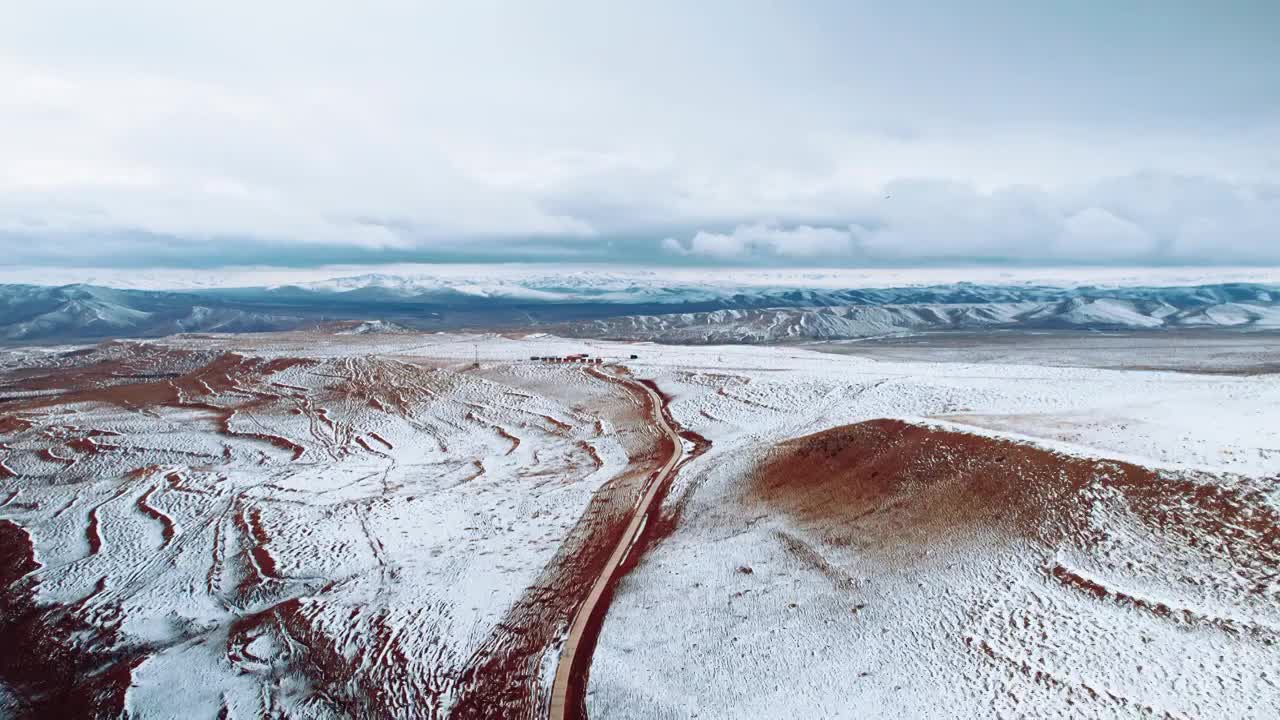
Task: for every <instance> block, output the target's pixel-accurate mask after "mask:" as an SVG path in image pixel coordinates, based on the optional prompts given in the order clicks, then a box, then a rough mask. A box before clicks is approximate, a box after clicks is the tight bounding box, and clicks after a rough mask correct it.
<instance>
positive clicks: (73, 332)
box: [0, 271, 1280, 343]
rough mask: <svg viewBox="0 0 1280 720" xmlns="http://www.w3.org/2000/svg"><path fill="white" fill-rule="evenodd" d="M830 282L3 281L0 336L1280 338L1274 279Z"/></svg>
mask: <svg viewBox="0 0 1280 720" xmlns="http://www.w3.org/2000/svg"><path fill="white" fill-rule="evenodd" d="M838 277H839V276H838V275H837V276H828V275H824V274H811V275H806V274H803V273H788V274H786V275H785V276H783V275H776V276H769V275H763V274H759V273H757V274H755V275H752V274H749V273H748V274H724V275H716V274H715V273H710V274H704V275H703V276H701V277H697V276H692V275H689V274H687V273H680V272H673V273H672V275H671V276H670V277H668V278H665V279H664V278H663V277H661V276H659V275H655V274H650V273H608V272H594V273H593V272H588V271H574V272H539V273H524V274H501V273H499V274H493V275H487V276H486V275H475V276H466V275H461V274H459V275H453V276H450V275H395V274H385V273H377V274H363V275H355V276H347V277H339V278H331V279H325V280H316V281H307V282H300V283H295V284H276V285H264V286H260V287H247V288H245V287H242V288H234V287H226V288H197V289H186V290H180V291H168V290H143V289H115V288H108V287H101V286H95V285H85V284H72V285H62V286H45V285H29V284H10V285H0V339H2V340H3V341H5V342H9V343H21V342H55V341H57V342H61V341H68V340H84V339H95V338H106V337H126V336H159V335H168V334H173V333H179V332H257V331H269V330H286V329H297V328H305V327H314V326H317V325H323V324H327V323H333V322H337V321H350V320H359V321H364V320H370V321H381V323H385V324H386V325H385V326H386V327H393V326H394V327H399V326H404V327H407V328H415V329H420V330H445V329H449V330H453V329H461V328H470V329H501V330H522V329H523V330H529V329H537V330H540V331H548V332H555V333H558V334H563V335H570V336H580V337H581V336H591V337H607V338H614V339H643V340H657V341H662V342H679V343H690V342H693V343H706V342H747V343H767V342H782V341H797V340H819V339H823V340H825V339H844V338H859V337H871V336H878V335H886V334H901V333H915V332H936V331H955V330H969V331H972V330H985V329H1015V330H1016V329H1025V330H1033V329H1085V330H1097V329H1147V330H1155V329H1167V328H1189V327H1219V328H1237V329H1252V330H1263V329H1280V283H1268V282H1216V283H1208V284H1169V285H1154V284H1152V285H1144V284H1138V283H1134V282H1125V283H1116V284H1112V285H1108V286H1100V285H1098V286H1095V285H1087V284H1082V283H1079V282H1075V281H1070V280H1066V281H1063V282H1061V283H1059V284H1047V283H1034V282H1027V281H1026V280H1014V281H1008V280H1006V281H1005V282H990V283H981V284H979V283H971V282H951V283H937V284H921V283H916V284H902V285H896V286H884V287H874V286H868V285H866V284H865V283H863V282H862V280H861V279H859V280H857V281H856V282H850V286H841V285H839V284H836V283H835V282H834V280H835V279H838ZM894 279H900V278H894ZM992 279H995V280H999V279H1001V278H999V277H992ZM1160 279H1164V278H1160ZM383 326H384V325H381V324H373V325H369V326H368V327H370V328H373V329H375V330H376V329H377V328H379V327H383Z"/></svg>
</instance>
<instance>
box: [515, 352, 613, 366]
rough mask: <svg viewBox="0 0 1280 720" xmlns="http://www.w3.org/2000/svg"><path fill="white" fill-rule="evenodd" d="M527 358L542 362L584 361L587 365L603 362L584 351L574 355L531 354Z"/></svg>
mask: <svg viewBox="0 0 1280 720" xmlns="http://www.w3.org/2000/svg"><path fill="white" fill-rule="evenodd" d="M529 359H530V360H534V361H537V362H544V363H586V364H588V365H603V364H604V358H601V357H591V356H590V355H588V354H586V353H578V354H576V355H543V356H539V355H531V356H530V357H529Z"/></svg>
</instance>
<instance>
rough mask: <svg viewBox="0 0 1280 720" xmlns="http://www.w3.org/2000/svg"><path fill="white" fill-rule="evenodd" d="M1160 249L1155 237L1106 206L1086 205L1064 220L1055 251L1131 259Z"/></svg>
mask: <svg viewBox="0 0 1280 720" xmlns="http://www.w3.org/2000/svg"><path fill="white" fill-rule="evenodd" d="M1155 249H1156V243H1155V241H1154V240H1153V239H1152V237H1151V236H1150V235H1149V234H1148V233H1147V232H1146V231H1145V230H1143V229H1142V228H1140V227H1138V226H1137V225H1135V224H1134V223H1132V222H1129V221H1128V220H1122V219H1120V218H1118V217H1116V216H1115V215H1113V214H1112V213H1111V212H1110V211H1108V210H1103V209H1102V208H1096V207H1091V208H1085V209H1084V210H1081V211H1080V212H1077V213H1075V214H1073V215H1071V216H1070V217H1068V218H1067V219H1066V220H1065V221H1064V222H1063V227H1062V234H1061V235H1059V236H1058V239H1057V242H1056V244H1055V251H1056V253H1057V254H1059V255H1065V256H1068V257H1072V258H1077V259H1081V258H1083V259H1092V260H1111V259H1116V260H1131V259H1133V258H1136V257H1142V256H1144V255H1148V254H1149V253H1151V252H1153V251H1154V250H1155Z"/></svg>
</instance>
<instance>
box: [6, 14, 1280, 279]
mask: <svg viewBox="0 0 1280 720" xmlns="http://www.w3.org/2000/svg"><path fill="white" fill-rule="evenodd" d="M939 5H951V6H952V7H951V9H945V8H943V9H940V8H939V7H938V6H939ZM1277 28H1280V3H1275V2H1269V1H1268V0H1258V1H1256V2H1247V3H1246V2H1209V1H1208V0H1204V1H1203V2H1185V1H1178V0H1165V1H1164V2H1129V1H1127V0H1114V1H1110V2H1093V1H1087V2H1074V3H1066V2H1024V3H1015V2H984V1H982V0H973V1H971V2H966V3H945V4H944V3H936V2H916V1H915V0H890V1H886V2H854V1H848V2H817V1H801V2H776V3H764V2H743V1H734V2H730V1H727V0H726V1H724V2H720V1H714V0H705V1H703V2H697V3H689V2H660V1H656V0H655V1H649V2H643V3H623V2H621V1H619V2H600V1H599V0H596V1H593V2H538V1H536V0H527V1H526V0H520V1H516V0H511V1H509V2H487V1H485V0H473V1H470V2H466V3H459V2H447V3H444V2H442V3H432V2H421V1H418V2H408V1H406V2H371V1H366V2H360V3H355V2H352V3H315V2H286V1H284V0H276V1H275V2H269V3H261V2H239V0H218V2H209V3H204V2H198V1H192V2H182V3H174V2H134V1H130V0H122V2H118V3H102V2H63V1H61V0H46V1H45V2H29V3H18V2H10V3H6V7H5V9H4V10H3V12H2V13H0V87H3V88H4V92H3V93H0V158H3V161H2V162H0V252H3V253H4V254H5V256H6V262H9V263H14V264H28V265H61V266H68V265H82V264H83V265H94V266H191V267H205V266H213V265H223V264H277V265H295V266H307V265H316V264H323V263H389V262H422V261H453V260H456V261H473V262H474V261H486V260H504V261H505V260H520V261H538V260H548V261H552V260H554V261H617V262H626V263H646V264H662V263H672V264H682V265H688V264H697V263H708V264H725V263H742V264H755V265H782V264H787V265H816V266H873V265H878V264H894V265H911V264H936V263H948V262H958V261H964V262H973V261H978V262H1021V263H1079V262H1088V263H1111V264H1152V263H1164V264H1193V263H1204V262H1214V263H1234V264H1250V263H1254V264H1271V263H1280V31H1277Z"/></svg>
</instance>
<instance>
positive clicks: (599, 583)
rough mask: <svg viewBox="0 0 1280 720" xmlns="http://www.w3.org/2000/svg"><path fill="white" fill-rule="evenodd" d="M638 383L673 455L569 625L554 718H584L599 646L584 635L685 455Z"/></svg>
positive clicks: (554, 691)
mask: <svg viewBox="0 0 1280 720" xmlns="http://www.w3.org/2000/svg"><path fill="white" fill-rule="evenodd" d="M602 374H603V373H602ZM609 379H611V380H614V381H618V380H619V379H618V378H617V377H613V376H610V378H609ZM635 386H636V387H639V388H642V389H643V390H644V392H645V393H647V394H648V396H649V399H650V400H651V401H652V408H653V422H654V424H655V425H657V426H658V427H660V428H662V431H663V432H664V433H665V434H666V435H667V437H668V438H670V440H671V447H672V451H671V457H669V458H668V459H667V462H666V463H665V464H664V465H663V466H662V468H661V469H659V470H658V472H657V473H655V474H654V476H653V477H652V478H651V479H650V480H649V483H648V485H647V486H646V487H645V490H644V493H643V494H642V495H641V496H640V500H639V501H638V502H637V503H636V507H635V510H634V511H633V512H632V514H631V520H630V522H628V523H627V528H626V531H625V532H623V534H622V537H621V539H619V541H618V544H617V546H615V547H614V549H613V553H612V554H611V555H610V556H609V561H608V563H606V564H605V566H604V568H602V569H601V571H600V575H599V576H598V577H597V578H596V580H595V582H593V583H592V584H591V591H590V592H589V593H588V594H587V598H586V600H584V601H583V603H582V605H580V606H579V607H578V610H577V612H576V613H575V614H574V616H573V624H572V625H570V627H569V635H568V637H567V638H566V639H565V643H564V647H563V648H562V649H561V651H560V664H559V665H558V666H557V667H556V676H555V681H554V682H553V683H552V685H551V703H550V712H549V716H550V718H551V720H577V719H578V718H580V711H579V707H578V703H579V702H581V695H579V694H578V693H581V692H584V691H585V688H581V687H580V688H578V692H577V693H575V692H574V685H575V683H580V682H581V680H582V675H583V673H584V672H585V670H586V668H588V667H589V666H590V660H591V658H590V653H591V650H592V649H593V648H594V646H595V643H594V642H591V641H587V642H584V638H593V637H594V630H597V629H598V626H599V623H600V622H602V621H603V620H604V610H605V609H606V608H607V606H608V602H607V600H605V601H604V602H602V599H604V598H606V597H607V592H608V590H609V587H610V586H611V585H612V584H613V582H614V580H616V579H617V577H618V575H619V571H620V568H621V567H622V564H623V562H624V561H625V560H626V558H627V553H628V552H630V550H631V547H632V546H633V545H634V544H635V542H636V540H637V539H638V538H639V537H640V533H641V532H642V531H643V530H644V528H645V524H646V522H647V521H648V520H649V517H650V515H652V514H653V513H654V512H657V510H658V504H656V503H655V502H654V500H655V499H656V498H657V497H659V496H660V492H659V491H660V490H661V489H662V487H663V486H664V485H665V484H666V483H667V482H668V481H669V480H670V477H671V474H672V472H674V470H675V468H676V466H678V465H679V464H680V460H681V459H682V458H683V457H684V443H683V442H682V440H681V438H680V435H679V433H678V432H677V431H676V429H675V428H674V427H672V425H671V423H669V422H668V421H667V417H666V412H664V407H665V402H666V400H665V399H664V398H663V397H662V396H661V395H659V394H658V393H657V392H655V391H654V390H653V389H652V388H650V387H649V386H648V385H647V384H645V383H635Z"/></svg>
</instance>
